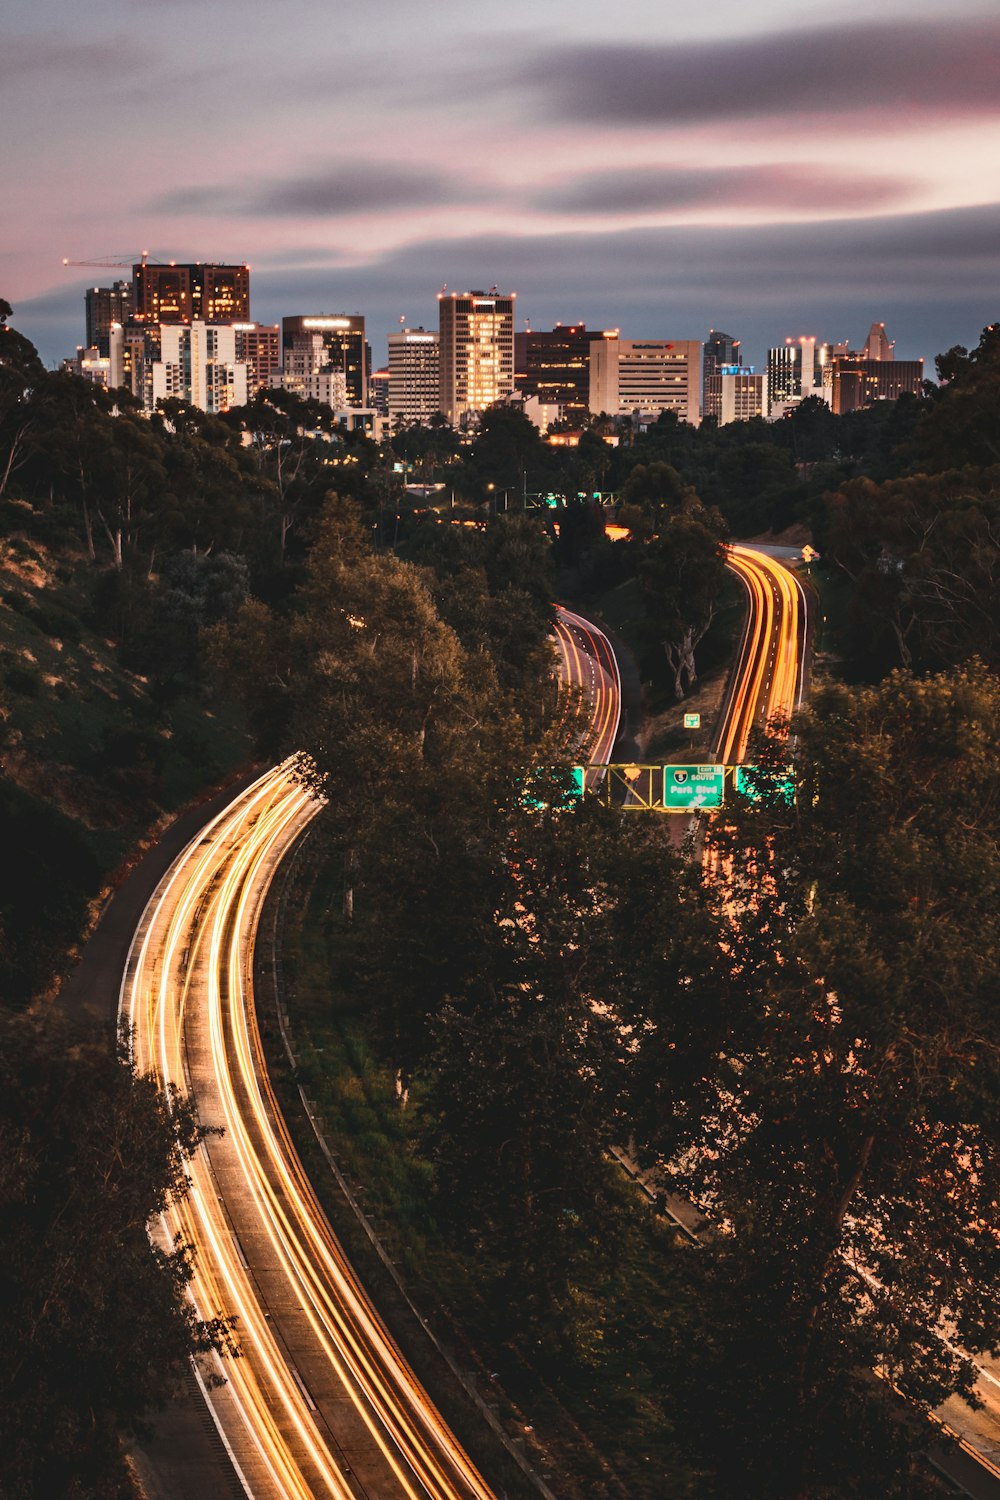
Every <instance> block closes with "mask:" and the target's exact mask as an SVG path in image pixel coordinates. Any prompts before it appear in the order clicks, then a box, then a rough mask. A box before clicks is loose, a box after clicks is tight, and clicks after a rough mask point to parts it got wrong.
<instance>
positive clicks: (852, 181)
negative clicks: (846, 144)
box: [534, 162, 916, 217]
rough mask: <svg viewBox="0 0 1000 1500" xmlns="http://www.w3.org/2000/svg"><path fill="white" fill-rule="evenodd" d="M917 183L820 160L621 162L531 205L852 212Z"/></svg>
mask: <svg viewBox="0 0 1000 1500" xmlns="http://www.w3.org/2000/svg"><path fill="white" fill-rule="evenodd" d="M915 186H916V184H914V183H913V182H912V181H911V180H910V179H909V178H905V177H863V176H858V175H857V174H848V173H845V172H837V171H833V170H831V169H830V168H828V167H825V166H806V165H803V164H800V163H795V162H790V163H781V162H774V163H770V164H765V165H750V166H742V167H741V166H735V167H681V166H668V167H625V168H621V169H620V170H616V171H613V172H595V173H590V174H588V175H586V176H583V177H579V178H577V179H576V180H575V181H572V182H570V183H568V184H565V185H562V186H560V187H558V188H556V189H554V190H552V191H550V192H547V193H540V194H539V195H538V196H537V197H536V198H535V199H534V206H535V207H536V208H537V209H540V210H548V211H549V212H551V211H553V210H554V211H555V212H557V213H566V214H586V215H588V216H590V217H593V216H596V215H608V216H610V215H621V214H629V215H633V216H634V215H643V216H649V215H652V214H663V213H669V212H674V211H677V210H690V209H715V210H732V209H750V210H761V211H771V212H783V213H789V212H791V213H807V212H820V213H826V214H831V215H832V214H837V213H852V212H853V213H857V212H863V211H864V210H866V209H874V208H883V209H885V208H891V207H893V206H895V205H896V204H898V203H900V202H902V201H904V200H905V199H906V198H907V196H908V195H909V194H910V192H911V191H912V189H913V188H914V187H915Z"/></svg>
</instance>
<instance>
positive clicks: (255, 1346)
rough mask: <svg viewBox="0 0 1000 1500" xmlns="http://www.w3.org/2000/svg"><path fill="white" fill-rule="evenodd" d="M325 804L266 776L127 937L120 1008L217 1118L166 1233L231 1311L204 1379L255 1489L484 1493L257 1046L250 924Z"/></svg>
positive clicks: (169, 880)
mask: <svg viewBox="0 0 1000 1500" xmlns="http://www.w3.org/2000/svg"><path fill="white" fill-rule="evenodd" d="M320 805H321V804H320V803H319V802H318V801H317V800H316V799H315V798H313V796H312V795H311V794H310V793H309V792H308V791H306V790H305V789H304V788H303V787H302V786H301V785H299V784H298V783H297V782H295V781H294V780H293V778H292V776H291V774H290V772H289V770H288V769H287V767H278V768H276V769H275V770H272V771H270V772H268V773H267V774H266V775H265V776H263V777H261V778H260V780H259V781H258V782H256V783H255V784H254V785H253V786H252V787H250V788H249V789H248V790H247V791H246V792H244V793H243V794H242V795H241V796H240V797H238V798H236V800H235V801H234V802H233V803H232V804H231V805H230V806H229V807H228V808H227V809H226V810H225V811H224V812H223V813H221V814H219V816H218V817H217V818H215V819H214V820H213V821H212V822H211V823H209V824H208V825H207V827H206V828H205V829H203V830H202V833H201V835H200V836H199V837H198V839H197V840H195V841H194V842H192V843H191V844H190V845H188V847H187V849H185V850H184V852H183V853H182V854H181V855H180V856H179V857H178V859H177V860H176V861H175V862H174V865H173V866H172V867H171V869H170V870H169V871H168V873H167V875H166V876H165V877H164V879H163V881H162V882H161V884H160V886H159V887H158V889H157V891H156V893H155V894H154V896H153V898H152V900H151V901H150V903H149V906H148V907H147V909H146V912H145V914H144V916H143V919H142V922H141V924H140V927H139V930H138V931H137V933H136V936H135V939H134V940H133V945H132V950H131V953H130V956H129V963H128V967H127V970H126V974H125V978H124V980H123V984H122V996H121V1011H122V1015H123V1016H124V1017H127V1019H128V1021H129V1022H130V1024H131V1026H132V1027H133V1035H134V1047H135V1059H136V1063H137V1065H138V1066H139V1067H140V1068H141V1069H143V1070H149V1071H152V1072H153V1073H154V1074H155V1075H156V1077H157V1079H158V1081H159V1082H160V1083H161V1085H163V1084H174V1085H176V1086H177V1087H178V1088H180V1089H181V1090H183V1091H184V1092H186V1093H189V1094H190V1095H191V1096H192V1097H193V1099H194V1101H195V1103H196V1106H197V1109H198V1114H199V1118H200V1120H201V1121H202V1122H203V1123H204V1124H207V1125H213V1126H214V1125H221V1126H222V1127H223V1128H224V1132H225V1133H224V1135H223V1136H222V1137H221V1138H210V1139H209V1140H208V1141H207V1142H206V1143H205V1144H204V1146H203V1147H202V1148H200V1149H199V1151H198V1152H197V1153H196V1155H195V1157H194V1159H193V1160H192V1162H191V1163H190V1167H189V1173H190V1179H191V1190H190V1193H189V1195H188V1197H187V1199H186V1200H184V1201H183V1202H181V1203H179V1204H175V1205H173V1206H172V1207H171V1208H170V1209H169V1210H168V1212H167V1213H166V1214H164V1216H163V1219H162V1222H161V1226H160V1232H161V1235H162V1238H163V1241H164V1243H170V1242H172V1241H173V1239H174V1237H175V1236H176V1235H178V1234H180V1235H181V1236H182V1237H183V1238H184V1239H185V1240H187V1241H189V1242H190V1243H191V1244H193V1245H194V1247H195V1250H196V1257H195V1263H194V1275H193V1279H192V1283H191V1287H190V1293H191V1296H192V1299H193V1302H194V1305H195V1307H196V1309H197V1311H198V1314H199V1316H201V1317H204V1318H209V1317H214V1316H220V1315H221V1316H235V1317H236V1318H237V1320H238V1326H237V1334H238V1338H239V1341H240V1345H241V1348H242V1351H243V1357H242V1358H240V1359H238V1360H236V1361H227V1362H226V1364H225V1370H224V1373H225V1377H226V1385H225V1386H224V1387H223V1388H222V1389H221V1390H220V1391H208V1392H207V1393H206V1395H207V1399H208V1400H209V1402H210V1403H211V1405H212V1407H213V1416H214V1417H215V1420H216V1423H217V1426H218V1427H219V1428H220V1431H222V1433H223V1436H224V1439H225V1441H226V1444H227V1447H229V1449H230V1452H231V1453H232V1455H233V1457H234V1462H235V1464H236V1467H237V1470H238V1472H239V1473H240V1475H241V1478H242V1479H243V1483H244V1487H245V1488H246V1490H247V1493H248V1494H250V1495H252V1496H254V1497H255V1500H272V1497H281V1500H309V1497H315V1496H331V1497H334V1500H349V1497H353V1500H357V1497H358V1496H359V1495H371V1496H375V1495H378V1496H385V1497H387V1500H388V1497H393V1500H395V1497H405V1500H492V1494H491V1491H490V1489H489V1487H488V1486H487V1485H486V1483H485V1482H484V1481H483V1479H482V1478H481V1477H480V1475H479V1474H478V1473H477V1471H476V1469H475V1468H474V1466H473V1464H472V1463H471V1461H470V1460H469V1459H468V1457H467V1456H466V1454H465V1453H464V1451H463V1450H462V1448H461V1446H460V1445H459V1443H458V1442H457V1440H456V1439H455V1438H454V1436H453V1435H452V1433H451V1432H450V1430H449V1429H448V1427H447V1426H446V1424H445V1423H444V1421H443V1419H442V1418H441V1417H440V1415H439V1414H438V1412H437V1411H436V1409H435V1408H434V1407H433V1405H432V1404H431V1402H430V1401H429V1399H428V1398H427V1396H426V1394H425V1393H424V1391H423V1389H422V1388H421V1386H420V1385H419V1383H418V1382H417V1380H416V1378H415V1377H414V1375H413V1374H412V1372H411V1371H410V1369H409V1368H408V1366H407V1364H406V1362H405V1360H404V1359H403V1357H402V1355H401V1353H400V1351H399V1350H398V1348H397V1347H396V1345H395V1343H394V1342H393V1340H392V1339H391V1337H390V1335H389V1334H388V1332H387V1331H386V1329H385V1328H384V1326H383V1324H382V1322H381V1320H380V1319H379V1317H378V1315H377V1313H376V1312H375V1311H374V1309H373V1308H372V1306H371V1304H370V1303H369V1301H368V1299H367V1298H366V1296H365V1294H364V1292H363V1291H362V1289H361V1287H360V1285H359V1283H358V1281H357V1278H356V1277H355V1275H354V1273H353V1271H352V1270H351V1267H350V1266H349V1265H348V1263H347V1261H346V1259H345V1257H344V1255H343V1252H342V1250H341V1247H340V1245H339V1243H338V1242H337V1240H336V1237H335V1236H334V1234H333V1231H332V1230H331V1229H330V1226H329V1224H328V1222H327V1220H326V1217H325V1215H324V1214H323V1212H322V1209H321V1207H320V1205H319V1203H318V1201H317V1199H316V1197H315V1194H314V1193H313V1191H312V1188H311V1186H310V1184H309V1182H308V1179H307V1177H306V1174H305V1172H304V1169H303V1168H302V1165H301V1163H300V1162H299V1159H298V1156H297V1154H296V1152H295V1150H294V1147H293V1146H292V1143H291V1140H290V1137H289V1134H288V1130H287V1127H286V1125H285V1122H284V1119H283V1118H282V1115H281V1111H280V1108H279V1107H278V1104H277V1101H276V1099H275V1097H274V1094H273V1091H272V1089H271V1086H270V1083H269V1081H268V1079H267V1074H266V1069H265V1067H264V1064H263V1059H262V1056H261V1050H260V1038H259V1035H258V1031H257V1023H256V1016H255V1011H254V1003H253V983H252V960H253V947H254V940H255V936H256V929H257V923H258V921H259V916H260V911H261V907H262V905H263V901H264V898H265V896H266V894H267V890H268V887H269V885H270V883H271V880H272V879H273V876H274V873H275V871H276V870H277V868H278V866H279V864H280V862H281V860H282V858H284V857H285V856H286V855H287V853H288V851H289V850H290V848H291V847H292V845H293V844H294V843H295V841H296V839H297V838H298V837H299V836H300V834H301V833H302V831H303V829H304V828H305V827H306V826H307V824H308V823H309V821H310V820H311V819H312V818H313V817H314V816H315V815H316V813H317V812H318V811H319V808H320ZM221 1370H222V1366H221V1364H220V1365H219V1366H218V1371H219V1372H221Z"/></svg>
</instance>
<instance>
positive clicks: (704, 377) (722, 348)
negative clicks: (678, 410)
mask: <svg viewBox="0 0 1000 1500" xmlns="http://www.w3.org/2000/svg"><path fill="white" fill-rule="evenodd" d="M742 363H743V356H742V355H741V354H740V341H739V339H734V338H733V336H732V335H731V334H729V333H720V332H718V331H717V330H716V329H715V328H713V329H712V330H711V332H710V333H709V335H708V338H707V339H706V340H705V342H704V344H703V345H702V351H701V414H702V416H703V417H718V416H719V415H720V412H719V408H718V405H717V401H716V394H715V393H716V392H717V391H718V390H721V387H718V386H716V385H715V384H714V383H713V384H712V387H711V390H712V395H711V396H710V395H709V382H710V381H713V379H714V377H715V376H717V375H718V374H719V373H720V372H721V370H722V367H723V365H726V366H727V367H729V368H730V369H731V368H732V367H733V366H734V365H742Z"/></svg>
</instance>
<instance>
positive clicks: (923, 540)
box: [824, 468, 1000, 668]
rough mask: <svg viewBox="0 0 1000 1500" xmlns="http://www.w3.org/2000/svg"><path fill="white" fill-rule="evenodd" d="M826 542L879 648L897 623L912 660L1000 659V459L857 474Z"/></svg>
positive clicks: (924, 663)
mask: <svg viewBox="0 0 1000 1500" xmlns="http://www.w3.org/2000/svg"><path fill="white" fill-rule="evenodd" d="M824 544H825V546H826V547H827V549H828V554H829V556H830V558H831V559H832V560H833V561H834V562H836V563H837V564H838V565H839V566H840V567H841V568H842V569H843V571H844V572H845V573H846V574H847V576H848V578H850V580H851V582H852V583H853V584H854V587H855V599H856V608H857V610H858V611H859V615H860V628H861V631H862V633H863V636H864V639H865V641H866V652H867V654H868V655H869V656H871V655H872V654H873V650H872V646H873V642H875V643H877V641H878V638H879V636H880V635H884V634H885V633H886V632H888V633H889V634H890V635H891V639H892V642H893V644H894V646H895V653H896V655H895V660H896V662H897V663H898V664H899V665H901V666H904V667H910V666H917V667H923V668H926V667H940V666H948V665H954V664H957V663H958V662H960V661H962V660H963V659H965V658H966V657H968V656H969V655H970V654H971V653H972V652H974V651H975V652H978V653H979V654H980V655H981V656H983V657H984V659H985V660H986V661H987V662H988V663H990V664H994V663H996V662H997V661H1000V634H998V631H1000V595H998V591H1000V468H994V469H984V470H975V469H963V470H959V471H952V472H950V473H944V474H934V475H929V476H928V475H923V474H917V475H913V476H911V477H910V478H905V479H894V480H890V481H888V482H887V483H885V484H882V485H877V486H876V485H874V484H873V483H872V481H871V480H869V479H856V480H852V481H850V482H849V483H848V484H845V485H843V486H842V487H841V489H840V490H839V491H838V492H837V493H836V494H834V495H832V496H829V497H828V499H827V502H826V521H825V530H824ZM876 659H877V658H876Z"/></svg>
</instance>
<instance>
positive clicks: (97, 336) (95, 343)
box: [84, 281, 134, 359]
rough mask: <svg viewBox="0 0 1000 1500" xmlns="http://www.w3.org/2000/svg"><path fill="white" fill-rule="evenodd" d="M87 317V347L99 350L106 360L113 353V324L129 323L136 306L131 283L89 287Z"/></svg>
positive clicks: (124, 282)
mask: <svg viewBox="0 0 1000 1500" xmlns="http://www.w3.org/2000/svg"><path fill="white" fill-rule="evenodd" d="M84 304H85V307H86V317H87V345H88V347H90V348H94V349H97V350H98V351H99V353H100V354H101V355H103V357H104V358H105V359H107V358H108V357H109V355H110V352H111V325H112V323H127V322H128V320H129V318H130V317H131V316H132V309H133V306H134V302H133V297H132V283H131V281H116V282H115V284H114V286H92V287H88V289H87V292H86V294H85V297H84Z"/></svg>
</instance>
